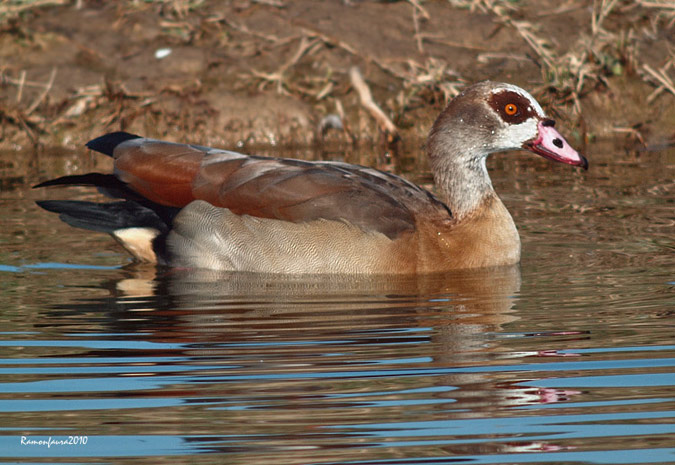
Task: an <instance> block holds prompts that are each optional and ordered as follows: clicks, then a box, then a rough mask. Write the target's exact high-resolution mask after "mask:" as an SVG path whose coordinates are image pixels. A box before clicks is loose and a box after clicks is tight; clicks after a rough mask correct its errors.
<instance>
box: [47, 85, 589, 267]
mask: <svg viewBox="0 0 675 465" xmlns="http://www.w3.org/2000/svg"><path fill="white" fill-rule="evenodd" d="M87 147H89V148H90V149H92V150H95V151H97V152H101V153H103V154H106V155H109V156H111V157H113V159H114V163H115V165H114V166H115V167H114V171H113V174H99V173H90V174H85V175H75V176H66V177H62V178H59V179H54V180H51V181H47V182H44V183H42V184H39V185H38V186H36V187H44V186H55V185H89V186H96V187H98V188H99V190H100V191H101V192H103V193H104V194H106V195H108V196H110V197H113V198H118V199H124V200H122V201H118V202H114V203H92V202H82V201H41V202H38V204H39V205H40V206H41V207H42V208H44V209H46V210H49V211H52V212H56V213H59V214H60V218H61V219H62V220H63V221H65V222H66V223H68V224H70V225H72V226H76V227H81V228H85V229H90V230H94V231H103V232H107V233H110V234H111V235H112V236H113V237H114V238H116V239H117V240H118V241H119V242H120V243H121V244H122V245H123V246H124V248H125V249H126V250H128V251H129V252H130V253H131V254H132V255H133V256H134V257H135V258H136V259H137V260H140V261H146V262H153V263H157V264H159V265H168V266H174V267H187V268H196V267H198V268H209V269H216V270H235V271H237V270H238V271H252V272H268V273H371V274H375V273H377V274H380V273H384V274H387V273H431V272H440V271H447V270H453V269H463V268H476V267H490V266H501V265H510V264H515V263H517V262H518V261H519V260H520V238H519V236H518V232H517V230H516V227H515V225H514V223H513V219H512V218H511V215H510V214H509V212H508V211H507V210H506V208H505V207H504V204H503V203H502V202H501V200H500V199H499V197H498V196H497V194H495V192H494V190H493V188H492V183H491V181H490V177H489V175H488V172H487V169H486V165H485V160H486V158H487V156H488V155H489V154H491V153H494V152H502V151H505V150H514V149H521V148H524V149H527V150H530V151H532V152H534V153H536V154H539V155H541V156H543V157H545V158H549V159H551V160H555V161H558V162H562V163H567V164H570V165H575V166H581V167H583V168H587V167H588V162H587V161H586V159H585V158H584V157H583V156H581V155H580V154H579V153H577V151H576V150H574V149H573V148H572V147H570V146H569V144H568V143H567V142H566V141H565V139H564V138H563V137H562V136H561V135H560V133H559V132H558V131H556V130H555V129H554V122H553V120H551V119H548V118H547V117H546V116H545V114H544V111H543V110H542V109H541V107H540V105H539V104H538V103H537V101H536V100H535V99H534V98H533V97H532V96H531V95H530V94H529V93H527V92H526V91H524V90H523V89H521V88H519V87H516V86H514V85H510V84H501V83H494V82H481V83H478V84H475V85H472V86H470V87H468V88H467V89H466V90H464V92H462V93H461V94H459V95H458V96H457V97H455V98H454V99H453V100H451V101H450V102H449V103H448V105H447V106H446V107H445V109H444V110H443V111H442V112H441V114H440V115H439V116H438V118H437V119H436V122H435V123H434V125H433V127H432V129H431V132H430V134H429V138H428V141H427V152H428V156H429V159H430V163H431V169H432V171H433V176H434V180H435V183H436V188H437V191H438V192H437V194H432V193H431V192H429V191H427V190H424V189H422V188H420V187H418V186H416V185H414V184H412V183H410V182H408V181H406V180H405V179H403V178H401V177H399V176H396V175H393V174H390V173H385V172H382V171H378V170H375V169H372V168H366V167H363V166H357V165H351V164H347V163H339V162H331V161H323V162H310V161H302V160H294V159H285V158H268V157H259V156H252V155H244V154H241V153H237V152H231V151H228V150H219V149H213V148H209V147H202V146H198V145H186V144H176V143H172V142H163V141H159V140H154V139H147V138H143V137H139V136H136V135H132V134H128V133H125V132H115V133H111V134H106V135H104V136H102V137H99V138H97V139H94V140H92V141H90V142H89V143H87Z"/></svg>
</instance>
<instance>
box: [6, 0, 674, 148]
mask: <svg viewBox="0 0 675 465" xmlns="http://www.w3.org/2000/svg"><path fill="white" fill-rule="evenodd" d="M447 1H448V3H449V4H450V5H451V6H452V7H455V8H463V9H468V10H470V11H474V12H477V13H481V14H488V15H490V16H491V17H492V18H493V21H494V23H495V24H496V25H498V26H499V27H501V28H506V29H508V30H510V31H513V32H514V33H515V35H517V36H518V37H520V38H522V41H523V43H524V44H526V47H527V49H529V50H528V51H527V52H521V53H510V54H505V53H501V54H500V53H497V52H495V51H494V50H490V49H489V48H484V46H482V44H470V43H462V42H459V41H451V40H449V39H448V37H447V36H445V35H441V34H438V33H436V34H433V33H431V32H427V31H428V30H429V29H430V28H429V27H428V25H429V24H430V22H431V21H432V18H431V15H430V13H429V9H430V8H431V6H430V5H431V3H429V4H427V2H425V1H423V0H406V4H407V7H408V10H407V13H405V14H406V15H409V16H408V17H407V18H405V19H406V21H409V23H408V24H409V25H410V30H411V31H412V34H411V36H410V37H409V40H410V41H411V42H412V43H413V44H414V46H415V49H416V50H417V52H418V54H417V55H416V57H415V58H413V57H408V58H406V59H402V60H399V61H392V60H384V59H382V58H381V57H380V56H377V55H373V54H367V53H365V52H364V51H363V50H361V49H360V48H359V47H358V46H357V45H352V44H350V43H349V41H347V40H344V39H343V38H341V37H333V36H329V35H327V34H325V33H324V32H321V31H318V30H313V29H311V27H305V26H297V25H295V24H289V28H288V31H290V34H289V35H287V36H285V37H281V36H280V35H278V34H277V33H270V32H268V31H265V30H261V29H257V28H252V27H249V26H247V25H246V23H245V20H244V18H243V17H238V16H237V15H228V14H224V13H220V12H219V11H218V10H217V9H216V10H208V9H207V8H204V7H207V6H208V5H209V2H207V1H206V0H127V1H125V2H123V3H121V5H120V6H118V8H119V9H121V10H122V11H123V10H124V9H127V10H128V11H139V10H143V11H147V10H148V9H150V10H152V11H153V12H157V14H158V21H159V22H158V24H159V26H160V28H161V29H162V31H163V33H164V34H165V35H168V36H171V37H177V39H178V41H179V42H180V43H182V44H185V45H192V44H193V43H194V42H195V41H198V40H199V38H200V37H202V36H203V35H204V34H208V32H204V28H206V29H208V28H212V29H214V30H216V31H217V33H218V34H221V35H222V36H223V37H224V39H223V47H228V46H230V44H229V43H228V40H233V41H235V42H236V44H241V43H246V44H247V46H250V47H252V48H253V49H254V50H255V52H254V54H255V53H257V54H259V55H266V56H271V57H274V59H271V60H268V61H267V62H264V61H263V63H266V64H264V65H253V66H251V67H250V68H248V69H246V70H242V71H241V72H240V74H239V78H240V80H239V81H240V84H239V86H240V89H239V90H242V89H244V90H247V91H251V92H256V93H260V92H263V91H268V90H273V91H274V92H275V93H278V94H280V95H284V96H286V97H289V96H290V97H292V98H296V99H300V100H302V101H305V102H309V103H311V104H312V105H315V106H320V107H321V108H322V110H321V111H319V113H321V112H323V113H324V115H327V114H328V113H331V112H332V111H337V113H338V114H340V115H342V114H343V113H344V110H343V102H351V103H352V104H356V105H359V104H360V105H362V106H363V108H366V110H367V112H366V114H368V115H374V116H373V121H374V122H376V123H375V124H374V126H375V127H379V128H380V130H381V132H382V133H385V134H395V133H397V127H396V125H400V124H402V123H401V122H402V121H404V120H405V119H406V115H408V114H409V112H410V111H411V109H414V108H418V107H421V106H429V104H430V103H439V102H445V101H447V100H449V99H450V98H452V97H453V96H454V95H456V94H457V93H458V92H459V91H460V90H461V88H462V87H463V86H464V85H465V83H466V80H465V79H463V77H462V76H461V75H460V73H458V72H457V71H456V70H455V69H453V67H452V66H451V64H450V63H449V62H448V59H447V58H446V56H445V55H443V56H441V55H440V54H437V55H434V54H433V53H432V51H433V50H439V47H438V45H439V44H440V45H447V46H450V47H455V48H461V49H465V50H470V51H471V52H475V53H476V56H477V60H478V61H479V62H480V61H482V60H490V59H494V58H499V59H504V58H506V59H508V60H522V61H523V62H525V61H531V60H532V59H533V58H534V60H536V62H537V64H538V65H539V68H540V70H541V79H540V85H539V88H538V89H535V93H542V92H544V91H545V92H546V93H548V94H549V95H551V96H553V98H554V99H555V100H556V101H557V102H558V103H567V104H569V106H570V107H571V108H572V109H573V112H574V113H576V114H577V115H579V114H580V113H581V105H582V101H583V99H584V98H585V96H587V95H588V94H590V93H593V92H595V91H597V90H598V89H602V88H606V87H608V81H609V80H610V79H612V78H614V77H617V76H626V75H632V76H635V77H636V79H640V80H642V81H643V82H645V83H647V84H648V85H649V86H652V87H653V92H652V93H651V95H649V98H648V99H647V101H648V103H651V102H653V101H654V100H655V99H657V98H658V97H659V96H662V95H664V94H668V93H670V94H673V95H675V46H674V47H673V49H668V51H667V54H666V56H667V58H666V59H665V60H664V61H662V62H660V63H658V64H655V63H654V61H652V62H647V61H645V60H644V58H643V57H641V56H640V53H639V52H638V50H639V44H640V41H644V40H646V39H649V40H656V39H655V38H657V37H659V34H660V33H661V32H662V31H663V30H664V29H669V28H673V27H675V4H673V3H672V1H670V0H668V1H665V0H568V1H566V2H563V3H562V4H560V6H559V7H558V8H557V9H556V10H554V11H548V12H538V13H537V14H534V13H532V11H529V10H527V8H533V7H532V4H531V3H527V2H519V1H516V0H447ZM241 3H242V4H246V5H249V6H251V5H253V6H254V7H260V8H269V7H272V8H280V9H281V8H284V7H285V6H286V3H285V2H284V1H281V0H242V2H241ZM346 3H348V2H346ZM406 4H403V5H404V6H405V5H406ZM59 5H60V6H64V5H69V6H70V7H72V8H81V7H82V0H77V1H73V0H70V1H69V0H13V1H5V2H3V3H0V29H3V28H7V27H11V26H8V24H9V23H11V22H16V21H20V20H21V17H22V15H24V14H25V13H27V12H30V11H31V10H37V9H38V8H42V7H46V6H59ZM202 9H204V10H206V11H210V12H209V13H202V11H203V10H202ZM580 9H588V10H589V11H590V14H589V15H588V19H587V21H588V22H587V23H586V24H584V25H582V27H580V28H579V29H580V31H581V32H580V33H578V34H577V35H576V37H575V38H574V41H573V42H572V43H564V44H560V43H556V42H554V41H552V40H551V39H550V38H549V36H548V35H547V34H546V30H545V29H544V28H543V27H542V24H543V19H544V15H546V16H548V17H552V16H553V15H559V14H565V13H568V12H570V11H575V10H580ZM401 11H405V8H403V9H401ZM196 16H197V17H198V18H197V19H195V17H196ZM634 18H642V19H641V20H640V21H634ZM645 18H646V19H645ZM172 31H174V32H172ZM233 37H234V39H233ZM432 45H433V46H432ZM336 51H338V52H339V53H341V54H343V55H344V56H346V57H348V60H349V61H351V62H352V63H354V64H358V65H359V66H360V67H362V69H370V70H372V69H376V70H378V72H379V75H378V74H377V73H373V72H372V71H371V72H370V73H368V74H367V75H366V77H367V76H368V75H375V76H377V79H379V78H381V77H382V73H383V74H384V75H385V76H386V77H387V79H388V80H389V81H388V82H395V83H396V85H395V86H392V85H389V88H387V92H388V93H387V92H383V90H382V89H383V86H378V83H377V82H371V83H367V82H366V81H365V80H363V81H362V82H361V85H358V84H355V81H354V79H353V76H350V74H349V68H345V67H342V68H339V67H335V68H334V67H332V65H331V64H330V62H329V60H326V59H325V57H327V56H329V55H330V54H335V53H336ZM267 63H272V64H273V65H272V66H269V67H266V66H268V65H267ZM57 75H58V70H57V69H56V68H54V70H53V71H52V73H51V74H50V75H46V76H43V79H28V78H27V74H26V71H25V70H13V72H9V71H8V70H7V68H4V67H2V66H1V65H0V86H10V87H13V88H15V93H14V94H12V95H13V98H12V99H11V101H8V100H7V99H5V100H2V101H0V120H1V121H6V122H9V123H10V124H11V125H13V126H15V127H17V128H20V129H21V130H22V131H24V132H25V133H26V134H27V135H28V137H29V138H30V140H31V141H36V140H38V139H39V135H40V133H42V132H44V131H45V130H46V128H47V126H48V125H57V126H58V125H59V124H62V125H68V124H72V122H73V121H74V120H75V119H77V118H80V117H82V116H83V115H85V114H86V113H88V112H92V111H94V110H97V109H102V108H103V109H106V110H105V111H104V112H103V113H105V115H104V116H103V117H102V118H101V119H102V121H103V123H105V124H107V125H110V124H112V123H115V122H119V121H123V120H125V118H126V119H128V118H133V115H134V114H140V113H139V112H143V111H146V110H147V111H154V113H158V112H159V110H156V109H154V108H155V106H154V105H155V103H156V101H157V92H156V93H155V94H151V93H143V92H130V91H129V90H127V89H126V88H125V86H124V83H123V82H111V81H108V80H106V81H105V82H101V83H99V84H93V85H89V86H86V87H83V88H77V89H73V90H72V93H71V94H70V96H69V97H68V98H67V100H66V101H62V102H56V104H58V114H56V116H55V115H54V112H55V111H56V110H55V108H56V106H57V105H56V104H55V102H51V101H50V99H49V94H50V91H51V89H52V86H53V84H54V79H55V77H57ZM195 82H197V84H194V85H193V83H187V84H185V85H182V87H181V85H179V84H171V85H170V86H169V85H167V86H164V87H162V88H161V91H160V92H164V93H171V94H173V95H190V94H194V93H198V91H199V87H200V86H201V83H199V81H198V79H197V78H195ZM194 86H196V87H197V89H196V90H195V88H194ZM359 86H360V88H361V90H359ZM368 87H373V88H374V90H375V91H374V93H373V94H371V95H370V98H369V99H365V100H364V99H363V94H362V90H363V88H368ZM392 89H393V91H392ZM356 91H358V92H356ZM357 95H360V96H361V99H360V100H358V99H357V98H355V96H357ZM383 95H384V97H383ZM378 98H379V100H378ZM125 102H127V103H128V102H133V105H128V104H127V103H125ZM364 102H366V103H367V104H366V103H364ZM130 106H133V107H134V110H131V109H129V107H130ZM47 107H49V108H47ZM375 107H376V108H378V109H379V111H380V113H379V114H378V113H377V112H375V111H373V108H375ZM47 110H48V111H47ZM338 110H339V111H338ZM49 111H51V112H52V113H51V114H49ZM134 112H135V113H134ZM385 120H386V121H388V123H387V124H383V123H382V122H383V121H385ZM395 124H396V125H395ZM346 126H347V125H346Z"/></svg>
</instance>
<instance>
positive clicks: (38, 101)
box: [26, 66, 56, 116]
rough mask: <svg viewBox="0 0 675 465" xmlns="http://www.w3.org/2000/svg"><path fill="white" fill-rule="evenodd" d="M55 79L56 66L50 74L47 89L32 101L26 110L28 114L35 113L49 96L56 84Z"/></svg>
mask: <svg viewBox="0 0 675 465" xmlns="http://www.w3.org/2000/svg"><path fill="white" fill-rule="evenodd" d="M54 79H56V66H54V67H53V68H52V72H51V74H50V75H49V82H47V85H45V89H44V90H43V91H42V93H41V94H40V95H38V97H37V98H36V99H35V101H33V103H31V105H30V106H29V107H28V109H27V110H26V116H30V114H31V113H33V112H34V111H35V110H36V109H37V107H38V106H40V104H41V103H42V101H43V100H44V99H45V97H47V94H49V92H50V91H51V90H52V86H53V85H54Z"/></svg>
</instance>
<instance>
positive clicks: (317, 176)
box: [113, 138, 449, 238]
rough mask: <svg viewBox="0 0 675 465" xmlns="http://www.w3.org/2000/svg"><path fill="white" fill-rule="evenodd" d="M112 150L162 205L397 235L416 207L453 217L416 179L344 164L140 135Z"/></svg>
mask: <svg viewBox="0 0 675 465" xmlns="http://www.w3.org/2000/svg"><path fill="white" fill-rule="evenodd" d="M113 156H114V158H115V174H116V176H117V177H118V178H119V179H120V180H122V181H124V182H126V183H128V185H129V186H130V187H131V188H132V189H133V190H134V191H136V192H138V193H139V194H141V195H143V196H144V197H146V198H148V199H150V200H152V201H153V202H157V203H159V204H162V205H170V206H175V207H181V206H184V205H187V204H188V203H190V202H191V201H192V200H195V199H201V200H205V201H207V202H209V203H211V204H213V205H215V206H219V207H225V208H228V209H230V210H231V211H233V212H234V213H236V214H246V215H251V216H256V217H261V218H275V219H280V220H286V221H292V222H306V221H312V220H317V219H321V218H323V219H328V220H343V221H347V222H349V223H352V224H354V225H356V226H359V227H360V228H362V229H364V230H373V231H379V232H381V233H383V234H386V235H387V236H389V237H392V238H393V237H396V236H398V235H399V234H401V233H402V232H405V231H410V230H413V229H414V228H415V212H422V211H425V212H428V211H429V210H430V209H432V210H435V211H438V212H440V213H441V214H443V215H446V216H447V215H449V211H448V210H447V207H445V205H444V204H442V203H441V202H440V201H439V200H438V199H436V198H435V197H434V196H433V195H432V194H430V193H429V192H427V191H425V190H423V189H421V188H419V187H417V186H415V185H414V184H412V183H409V182H408V181H406V180H404V179H402V178H400V177H398V176H394V175H392V174H388V173H384V172H381V171H377V170H374V169H370V168H365V167H362V166H357V165H350V164H346V163H335V162H308V161H301V160H293V159H283V158H267V157H255V156H247V155H243V154H240V153H236V152H229V151H225V150H217V149H211V148H208V147H201V146H195V145H183V144H174V143H169V142H162V141H157V140H152V139H142V138H139V139H132V140H129V141H126V142H123V143H121V144H120V145H118V146H117V147H116V148H115V149H114V152H113Z"/></svg>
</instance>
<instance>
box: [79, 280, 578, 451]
mask: <svg viewBox="0 0 675 465" xmlns="http://www.w3.org/2000/svg"><path fill="white" fill-rule="evenodd" d="M123 273H125V274H127V276H126V278H125V279H122V280H119V281H117V282H115V283H112V284H114V285H113V286H108V287H109V288H111V289H114V290H113V291H111V292H112V293H113V296H112V298H109V299H97V300H93V301H90V302H87V303H86V304H84V305H83V307H82V308H79V309H78V308H73V305H69V309H70V310H71V311H72V310H73V309H75V310H78V313H79V314H85V312H98V313H99V314H101V313H100V309H101V308H106V309H107V311H106V312H105V313H104V314H101V317H102V318H105V320H106V321H107V323H106V327H104V328H102V329H101V331H103V332H106V333H110V334H126V335H128V337H130V339H131V340H132V341H138V340H139V338H140V339H141V340H143V341H147V342H149V343H156V345H157V347H156V348H153V347H152V344H151V345H150V346H149V348H143V347H140V348H138V346H133V345H132V347H137V348H134V349H130V352H129V354H128V355H129V360H130V362H133V360H135V359H139V360H140V359H142V360H144V363H143V364H142V365H139V367H138V372H139V376H153V374H156V376H158V377H159V378H160V379H162V377H163V376H166V369H167V367H165V366H164V365H166V364H167V363H169V362H168V360H169V359H170V360H173V361H172V362H170V363H169V364H170V365H176V367H177V369H179V370H180V371H179V372H177V373H176V375H177V376H179V380H178V381H176V382H177V383H178V385H177V386H176V387H174V386H167V388H166V389H167V390H168V391H171V392H174V391H175V390H176V389H178V391H177V392H180V396H181V398H184V399H185V402H187V404H188V405H190V404H191V403H193V402H194V403H197V404H198V403H199V402H201V401H202V400H201V399H204V401H208V402H207V405H208V406H210V407H205V408H207V410H208V409H210V408H211V407H213V408H214V413H213V415H217V418H218V421H219V422H224V423H225V424H226V426H223V428H225V429H227V430H228V431H229V432H230V433H232V432H236V434H240V435H242V437H243V438H244V439H242V440H241V441H240V440H238V441H237V442H243V443H247V440H246V439H245V437H246V436H247V435H258V436H257V437H259V438H260V441H262V442H265V441H266V440H268V438H267V436H266V435H267V434H269V440H270V441H274V437H275V436H274V435H275V434H278V433H277V431H276V430H277V429H278V427H275V426H274V425H287V426H285V427H284V428H283V429H284V430H285V433H284V443H286V444H303V445H311V444H316V443H319V444H320V443H321V442H322V440H321V438H320V437H311V438H309V437H308V436H307V434H308V433H307V431H324V432H325V431H326V428H329V429H330V434H329V435H327V436H326V437H327V438H328V437H330V438H331V439H330V440H328V439H326V441H328V442H331V441H333V442H334V441H336V440H341V441H345V442H346V443H350V444H352V445H353V447H365V446H367V445H368V444H372V443H375V442H377V440H376V439H375V438H372V437H371V436H370V433H369V432H365V431H364V435H363V436H361V435H360V434H359V431H360V430H359V428H361V427H363V426H364V425H365V426H366V427H367V426H368V424H369V422H382V423H387V422H399V421H403V419H405V418H408V419H409V421H414V422H415V423H416V424H417V425H418V426H419V428H421V429H422V430H423V429H424V428H429V429H434V428H436V427H435V426H433V425H436V424H439V425H441V426H440V427H439V428H441V430H442V429H443V428H446V427H447V425H448V424H450V423H451V422H453V421H460V420H470V421H471V422H470V423H469V424H470V425H474V423H475V425H480V424H481V422H483V421H487V420H485V419H488V418H492V417H495V416H497V417H498V416H504V417H508V416H509V415H510V413H509V411H510V410H511V409H513V408H518V407H523V406H527V405H539V404H542V403H551V402H559V401H563V400H565V399H566V398H568V397H569V396H570V395H571V394H573V392H571V391H563V390H556V389H550V388H543V389H540V388H537V387H536V381H534V382H533V381H530V378H528V373H522V375H521V374H519V373H518V372H517V371H510V370H509V369H508V367H509V365H511V364H512V363H514V361H513V360H512V359H514V358H515V359H517V360H522V359H523V354H522V353H514V352H512V351H511V350H510V349H509V348H508V347H509V346H508V345H504V341H505V339H504V338H502V337H501V336H502V335H503V334H504V333H505V332H507V331H508V325H509V323H511V322H513V321H515V319H516V318H515V316H514V313H513V310H512V307H513V305H514V304H515V303H516V302H517V296H518V293H519V288H520V276H519V270H518V268H517V267H504V268H497V269H492V270H487V269H482V270H473V271H464V272H453V273H449V274H444V275H426V276H394V277H386V278H382V277H364V276H362V277H361V278H357V277H354V276H297V275H259V274H253V273H231V272H212V271H208V270H197V271H195V270H178V269H172V270H168V271H164V272H162V274H158V275H156V274H155V273H157V271H156V270H155V268H154V267H135V268H129V269H126V270H123ZM167 346H168V347H171V348H167ZM533 355H536V354H533ZM154 364H156V365H157V366H158V367H159V368H161V370H157V371H156V372H155V368H154ZM493 367H494V369H493ZM505 367H506V368H505ZM169 369H170V368H169ZM129 375H130V376H133V375H132V374H129ZM167 390H165V389H163V388H160V389H156V391H152V390H151V391H144V393H143V395H144V396H147V397H153V396H157V397H163V396H167V395H170V393H169V394H167ZM218 406H220V407H218ZM229 406H234V407H237V408H235V409H234V410H229ZM219 408H222V409H225V410H227V411H226V412H224V411H222V410H219ZM239 408H240V409H239ZM162 415H163V421H175V422H180V418H179V416H177V417H176V418H172V416H171V413H166V412H162ZM176 415H179V414H178V413H177V414H176ZM214 418H216V417H214ZM271 419H273V421H272V420H271ZM476 422H477V423H476ZM266 425H269V426H266ZM290 425H303V427H302V428H298V427H293V426H290ZM328 425H330V426H328ZM473 427H474V426H471V428H473ZM475 427H476V428H479V426H475ZM382 428H384V426H382ZM443 431H444V430H443ZM341 432H344V434H345V437H344V438H342V439H336V437H337V438H340V437H341V434H342V433H341ZM434 434H441V433H438V432H436V433H434ZM442 434H446V435H456V436H457V439H455V440H453V441H451V442H450V443H448V444H447V445H444V446H443V447H444V448H446V449H447V450H448V451H449V452H452V453H457V454H459V453H463V454H468V453H478V452H482V451H486V450H488V451H490V452H493V453H497V452H510V451H526V450H535V449H536V450H542V449H547V448H548V449H555V448H556V447H558V446H556V445H555V444H554V443H551V442H541V441H528V440H526V439H522V440H521V439H518V440H510V441H509V442H508V443H507V442H504V441H491V440H488V441H486V440H485V439H484V440H481V441H478V442H476V443H475V444H474V443H473V442H475V440H467V441H463V440H462V438H468V437H469V436H471V435H472V434H475V437H480V436H481V435H482V434H483V432H482V431H479V430H477V431H476V432H475V433H471V432H464V431H460V432H454V433H453V432H452V430H448V431H444V432H443V433H442ZM383 436H386V431H384V432H383ZM514 436H518V435H514ZM447 439H448V438H447V437H443V438H440V442H441V443H443V442H444V441H445V440H447ZM205 441H207V439H205ZM486 443H487V445H486ZM256 444H257V443H256ZM452 444H456V445H454V446H453V445H452ZM212 446H213V444H212V443H210V444H208V445H206V444H205V446H204V447H209V448H210V447H212ZM224 447H225V446H224ZM251 447H255V446H253V445H251ZM326 447H328V448H330V445H327V446H326Z"/></svg>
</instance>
